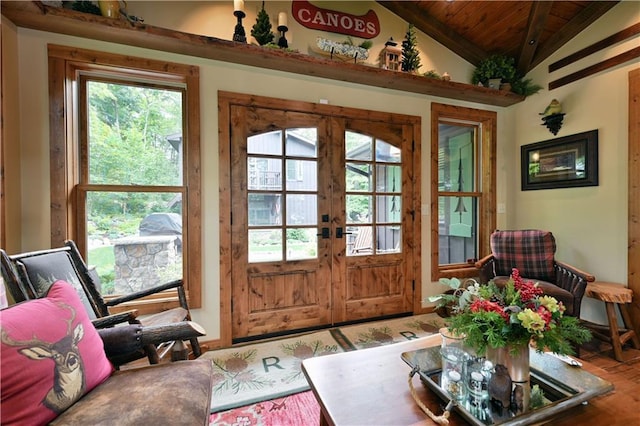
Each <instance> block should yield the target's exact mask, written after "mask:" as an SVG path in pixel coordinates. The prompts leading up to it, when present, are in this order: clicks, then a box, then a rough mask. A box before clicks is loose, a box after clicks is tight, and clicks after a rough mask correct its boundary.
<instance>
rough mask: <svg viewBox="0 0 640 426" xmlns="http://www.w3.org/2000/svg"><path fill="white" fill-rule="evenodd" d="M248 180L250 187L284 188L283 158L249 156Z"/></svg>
mask: <svg viewBox="0 0 640 426" xmlns="http://www.w3.org/2000/svg"><path fill="white" fill-rule="evenodd" d="M247 175H248V176H247V182H248V184H247V185H248V186H247V187H248V188H249V189H255V190H271V191H275V190H279V189H282V160H281V159H279V158H263V157H248V158H247Z"/></svg>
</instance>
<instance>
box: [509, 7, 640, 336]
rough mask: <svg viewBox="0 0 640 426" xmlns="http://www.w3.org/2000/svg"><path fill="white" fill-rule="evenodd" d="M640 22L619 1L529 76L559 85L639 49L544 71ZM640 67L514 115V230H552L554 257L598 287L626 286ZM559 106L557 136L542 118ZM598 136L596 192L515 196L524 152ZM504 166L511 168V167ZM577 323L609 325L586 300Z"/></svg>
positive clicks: (593, 80)
mask: <svg viewBox="0 0 640 426" xmlns="http://www.w3.org/2000/svg"><path fill="white" fill-rule="evenodd" d="M639 21H640V3H638V2H636V1H625V2H621V3H620V4H618V5H617V6H615V7H614V8H613V9H611V10H610V11H609V12H608V13H607V14H606V15H604V16H603V17H602V18H600V19H599V20H598V21H597V22H595V23H594V24H592V25H591V26H590V27H589V28H587V29H586V30H585V31H583V32H582V33H580V34H579V35H578V36H577V37H575V38H574V39H573V40H571V41H570V42H569V43H567V44H566V45H565V46H563V47H562V48H561V49H560V50H559V51H558V52H556V53H555V54H554V55H553V56H551V57H550V58H549V59H548V60H546V61H544V62H543V63H542V64H540V65H539V66H538V67H536V68H535V69H534V70H532V71H531V72H530V73H529V75H528V76H529V77H532V78H533V80H534V81H535V82H536V83H539V84H541V85H543V86H544V87H548V83H549V82H550V81H554V80H557V79H559V78H561V77H564V76H566V75H569V74H571V73H573V72H576V71H578V70H581V69H584V68H586V67H588V66H591V65H594V64H596V63H598V62H601V61H603V60H605V59H608V58H611V57H613V56H616V55H618V54H620V53H622V52H625V51H628V50H630V49H632V48H636V47H638V46H640V38H638V37H635V38H632V39H630V40H627V41H625V42H622V43H618V44H617V45H615V46H613V47H611V48H607V49H604V50H602V51H600V52H597V53H594V54H592V55H590V56H588V57H586V58H584V59H582V60H580V61H578V62H576V63H574V64H571V65H570V66H567V67H565V68H561V69H560V70H557V71H554V72H553V73H549V72H548V66H549V64H551V63H553V62H556V61H558V60H560V59H562V58H564V57H566V56H568V55H570V54H572V53H575V52H576V51H578V50H580V49H583V48H585V47H587V46H589V45H591V44H593V43H596V42H598V41H600V40H602V39H604V38H605V37H608V36H610V35H612V34H614V33H616V32H618V31H620V30H622V29H624V28H627V27H629V26H631V25H633V24H635V23H637V22H639ZM639 64H640V62H639V61H638V60H637V59H636V60H635V61H631V62H627V63H625V64H622V65H619V66H617V67H614V68H611V69H609V70H607V71H603V72H600V73H597V74H595V75H592V76H589V77H586V78H584V79H581V80H578V81H576V82H573V83H570V84H568V85H565V86H562V87H559V88H557V89H554V90H551V91H549V90H544V91H541V92H540V93H539V94H537V95H535V96H531V97H529V98H527V100H526V101H525V102H523V103H520V104H517V105H515V106H514V107H512V109H513V110H514V111H515V120H516V123H515V126H516V129H517V131H516V137H515V141H514V142H515V149H514V150H513V152H511V153H510V154H511V159H512V160H511V162H510V163H511V164H514V165H517V167H514V168H513V170H512V172H511V173H512V174H513V176H514V182H513V185H512V186H511V187H510V191H509V192H508V194H507V204H508V206H509V209H510V211H509V212H508V213H509V217H510V218H511V219H512V220H513V221H512V223H511V225H513V227H515V228H542V229H549V230H551V231H552V232H553V233H554V235H555V236H556V240H557V244H558V252H557V258H558V259H559V260H562V261H564V262H567V263H570V264H572V265H574V266H576V267H578V268H580V269H582V270H584V271H587V272H590V273H592V274H594V275H595V276H596V279H597V280H599V281H612V282H619V283H623V284H625V285H626V284H627V271H628V265H627V255H628V251H627V239H628V227H627V224H628V213H627V212H628V203H627V194H628V160H627V153H628V134H629V131H628V126H629V124H628V74H629V72H630V71H631V70H633V69H635V68H638V66H639ZM553 98H556V99H558V100H559V101H560V102H561V103H562V106H563V110H564V112H565V113H566V115H565V117H564V124H563V126H562V129H561V130H560V131H559V132H558V134H557V135H556V136H554V135H553V134H551V133H550V132H549V131H548V130H547V129H546V127H544V126H541V125H540V124H541V123H542V121H541V119H540V116H539V115H538V113H539V112H542V111H543V110H544V108H545V107H546V105H547V104H548V103H549V102H550V101H551V100H552V99H553ZM594 129H598V133H599V145H598V148H599V178H600V179H599V185H598V186H593V187H585V188H570V189H569V188H565V189H548V190H536V191H520V182H519V176H520V149H519V147H520V146H522V145H526V144H530V143H533V142H539V141H543V140H549V139H553V138H555V137H563V136H568V135H573V134H576V133H581V132H585V131H589V130H594ZM508 163H509V162H508ZM582 308H583V313H582V317H583V318H586V319H590V320H596V321H599V322H605V323H606V320H605V318H606V316H605V313H604V307H603V305H602V304H601V303H599V302H595V301H593V300H591V299H586V298H585V299H584V302H583V305H582Z"/></svg>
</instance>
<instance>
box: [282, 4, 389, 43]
mask: <svg viewBox="0 0 640 426" xmlns="http://www.w3.org/2000/svg"><path fill="white" fill-rule="evenodd" d="M291 12H292V14H293V18H294V19H295V20H296V21H298V23H300V25H302V26H303V27H306V28H310V29H312V30H321V31H328V32H331V33H338V34H347V35H350V36H354V37H360V38H366V39H369V38H374V37H375V36H377V35H378V34H380V21H379V20H378V15H376V12H374V11H373V10H369V11H368V12H367V13H366V14H364V15H361V16H356V15H351V14H349V13H343V12H337V11H335V10H329V9H322V8H319V7H316V6H314V5H312V4H311V3H309V2H308V1H293V2H292V5H291Z"/></svg>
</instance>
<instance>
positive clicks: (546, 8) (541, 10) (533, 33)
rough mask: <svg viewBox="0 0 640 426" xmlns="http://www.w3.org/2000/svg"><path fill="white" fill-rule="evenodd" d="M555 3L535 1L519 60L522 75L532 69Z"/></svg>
mask: <svg viewBox="0 0 640 426" xmlns="http://www.w3.org/2000/svg"><path fill="white" fill-rule="evenodd" d="M552 6H553V2H550V1H534V2H533V4H532V5H531V10H530V12H529V22H528V23H527V34H526V35H525V37H524V39H523V40H522V47H521V48H520V58H518V70H519V71H520V72H521V73H522V75H524V74H526V73H527V72H528V71H529V70H530V69H531V61H532V60H533V55H534V53H535V52H536V49H537V48H538V46H539V40H540V35H541V34H542V31H543V30H544V27H545V24H546V23H547V19H548V18H549V13H550V12H551V7H552Z"/></svg>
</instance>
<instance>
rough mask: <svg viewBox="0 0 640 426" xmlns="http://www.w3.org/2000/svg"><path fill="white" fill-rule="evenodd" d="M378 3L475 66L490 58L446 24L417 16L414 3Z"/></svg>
mask: <svg viewBox="0 0 640 426" xmlns="http://www.w3.org/2000/svg"><path fill="white" fill-rule="evenodd" d="M378 3H379V4H380V5H381V6H383V7H385V8H386V9H388V10H389V11H391V12H392V13H394V14H396V15H398V16H399V17H400V18H402V19H404V20H405V21H407V22H410V23H412V24H413V25H414V26H415V27H416V28H417V29H419V30H420V31H422V32H423V33H425V34H426V35H428V36H429V37H431V38H432V39H434V40H435V41H437V42H438V43H440V44H442V45H443V46H444V47H446V48H447V49H449V50H451V51H452V52H454V53H456V54H458V55H460V56H461V57H462V58H463V59H465V60H467V61H469V62H470V63H472V64H473V65H478V63H479V62H480V61H481V60H483V59H485V58H486V57H488V56H489V53H488V52H486V51H484V50H483V49H481V48H479V47H478V46H476V45H475V44H473V43H471V42H470V41H468V40H467V39H465V38H464V37H462V36H461V35H460V34H458V33H457V32H455V31H453V30H452V29H451V28H449V27H448V26H447V25H446V24H445V23H442V22H440V21H438V20H436V19H433V18H432V17H431V16H429V15H427V14H416V9H415V7H414V6H413V5H412V4H411V3H412V2H408V1H378Z"/></svg>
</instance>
